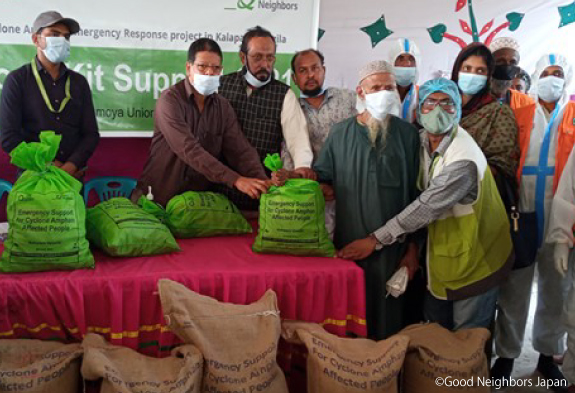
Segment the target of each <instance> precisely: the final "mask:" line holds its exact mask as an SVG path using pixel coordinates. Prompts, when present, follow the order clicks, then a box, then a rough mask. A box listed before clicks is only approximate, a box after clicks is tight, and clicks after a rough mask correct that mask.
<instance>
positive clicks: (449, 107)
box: [421, 98, 455, 112]
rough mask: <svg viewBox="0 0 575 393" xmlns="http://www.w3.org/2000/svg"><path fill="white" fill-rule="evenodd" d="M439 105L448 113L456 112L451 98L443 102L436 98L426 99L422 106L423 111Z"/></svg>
mask: <svg viewBox="0 0 575 393" xmlns="http://www.w3.org/2000/svg"><path fill="white" fill-rule="evenodd" d="M437 105H439V106H440V107H441V108H442V109H445V110H446V111H448V112H453V111H455V103H454V102H453V101H452V100H451V98H444V99H442V100H436V99H435V98H426V99H425V100H423V105H422V106H421V107H422V108H423V109H433V108H435V107H436V106H437Z"/></svg>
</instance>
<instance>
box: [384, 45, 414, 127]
mask: <svg viewBox="0 0 575 393" xmlns="http://www.w3.org/2000/svg"><path fill="white" fill-rule="evenodd" d="M389 63H390V64H392V65H393V71H394V74H395V81H396V83H397V91H398V92H399V96H400V98H401V111H400V117H401V118H402V119H403V120H406V121H409V122H410V123H413V122H414V121H415V111H416V109H417V102H418V91H419V86H418V85H417V80H418V79H419V68H420V67H421V53H420V52H419V48H418V47H417V45H415V43H414V42H413V40H410V39H408V38H399V39H397V40H396V41H395V42H394V43H393V45H392V47H391V50H390V52H389Z"/></svg>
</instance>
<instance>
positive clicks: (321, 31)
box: [317, 29, 325, 42]
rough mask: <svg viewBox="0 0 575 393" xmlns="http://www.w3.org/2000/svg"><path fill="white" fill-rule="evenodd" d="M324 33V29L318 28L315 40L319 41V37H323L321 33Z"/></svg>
mask: <svg viewBox="0 0 575 393" xmlns="http://www.w3.org/2000/svg"><path fill="white" fill-rule="evenodd" d="M324 34H325V30H324V29H319V30H318V32H317V40H318V42H319V40H321V37H323V35H324Z"/></svg>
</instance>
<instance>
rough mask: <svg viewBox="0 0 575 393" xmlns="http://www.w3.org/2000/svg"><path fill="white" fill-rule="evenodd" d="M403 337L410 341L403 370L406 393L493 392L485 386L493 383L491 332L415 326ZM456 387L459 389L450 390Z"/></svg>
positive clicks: (404, 333) (409, 327)
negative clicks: (487, 353)
mask: <svg viewBox="0 0 575 393" xmlns="http://www.w3.org/2000/svg"><path fill="white" fill-rule="evenodd" d="M399 334H401V335H405V336H408V337H409V338H410V342H409V348H408V350H407V355H406V356H405V364H404V366H403V382H402V383H403V392H405V393H420V392H425V393H436V392H437V393H440V392H446V391H454V392H455V391H457V392H474V393H480V392H484V393H489V392H490V388H489V386H488V385H487V384H486V383H484V381H487V380H488V379H489V368H488V367H487V358H486V356H485V343H486V341H487V340H488V339H489V336H490V333H489V331H488V330H487V329H484V328H477V329H462V330H459V331H457V332H451V331H449V330H447V329H444V328H443V327H441V326H440V325H438V324H436V323H432V324H419V325H411V326H408V327H406V328H405V329H403V330H402V331H401V332H400V333H399ZM437 378H441V382H442V384H441V385H442V386H438V384H437ZM463 381H465V382H463ZM454 384H458V385H459V386H449V385H454ZM462 384H463V385H466V386H461V385H462ZM468 385H470V386H468Z"/></svg>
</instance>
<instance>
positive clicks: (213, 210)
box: [166, 191, 252, 238]
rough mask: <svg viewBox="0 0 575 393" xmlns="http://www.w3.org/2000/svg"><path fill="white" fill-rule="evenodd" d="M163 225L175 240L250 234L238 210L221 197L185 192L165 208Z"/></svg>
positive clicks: (248, 225)
mask: <svg viewBox="0 0 575 393" xmlns="http://www.w3.org/2000/svg"><path fill="white" fill-rule="evenodd" d="M166 224H167V225H168V228H170V230H171V231H172V233H173V234H174V236H175V237H178V238H188V237H206V236H217V235H237V234H242V233H251V232H252V227H251V225H250V224H249V223H248V222H247V221H246V219H245V218H244V216H243V215H242V213H240V211H239V210H238V208H237V207H236V206H235V205H234V204H233V203H232V202H230V200H229V199H228V198H226V197H225V196H224V195H222V194H218V193H215V192H196V191H187V192H184V193H183V194H181V195H176V196H175V197H173V198H172V199H170V201H169V202H168V204H167V206H166Z"/></svg>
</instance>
